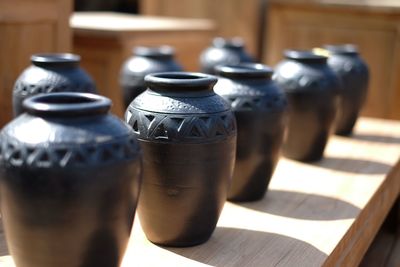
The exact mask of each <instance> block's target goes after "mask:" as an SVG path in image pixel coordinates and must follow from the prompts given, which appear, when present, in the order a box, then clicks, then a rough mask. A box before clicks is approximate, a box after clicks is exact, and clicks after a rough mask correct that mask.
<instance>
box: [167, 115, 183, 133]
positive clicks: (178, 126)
mask: <svg viewBox="0 0 400 267" xmlns="http://www.w3.org/2000/svg"><path fill="white" fill-rule="evenodd" d="M170 120H171V122H173V123H174V129H176V130H177V132H180V131H181V130H182V126H183V123H184V121H185V119H184V118H174V117H173V118H170Z"/></svg>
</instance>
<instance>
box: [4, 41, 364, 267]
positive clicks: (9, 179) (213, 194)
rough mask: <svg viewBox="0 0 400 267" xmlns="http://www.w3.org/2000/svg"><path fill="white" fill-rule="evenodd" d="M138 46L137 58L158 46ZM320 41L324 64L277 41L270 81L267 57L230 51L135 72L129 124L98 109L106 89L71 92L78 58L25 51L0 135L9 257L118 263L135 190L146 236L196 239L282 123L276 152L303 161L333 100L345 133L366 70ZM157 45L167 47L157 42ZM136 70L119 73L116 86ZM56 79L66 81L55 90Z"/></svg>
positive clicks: (323, 134) (318, 147)
mask: <svg viewBox="0 0 400 267" xmlns="http://www.w3.org/2000/svg"><path fill="white" fill-rule="evenodd" d="M218 42H220V43H221V40H220V39H219V41H218ZM218 42H217V43H218ZM231 48H233V50H234V51H239V52H240V53H243V47H242V45H241V44H240V43H238V41H234V42H233V43H229V42H225V44H224V47H223V49H227V50H229V49H231ZM140 49H141V50H140ZM140 49H139V52H140V53H141V57H143V58H142V59H140V60H142V61H143V60H146V59H145V58H146V56H150V57H152V59H159V58H160V57H158V56H157V57H156V58H154V55H153V54H152V53H150V52H152V50H151V49H146V48H140ZM215 49H217V48H210V49H208V50H207V51H206V52H205V53H204V54H203V55H202V58H203V59H202V60H203V61H204V58H206V57H207V53H211V52H210V50H211V51H212V50H215ZM328 50H329V51H330V53H331V56H330V57H329V59H328V63H329V66H330V67H329V66H328V65H327V58H326V57H325V56H320V55H317V54H315V53H311V52H305V51H287V52H286V53H285V57H286V59H285V60H284V61H283V62H281V63H280V64H279V65H278V66H277V67H276V70H275V78H274V80H275V82H274V81H272V79H271V78H272V75H273V71H272V69H270V68H268V67H267V66H265V65H261V64H250V63H247V64H241V65H237V64H238V63H240V60H237V59H236V61H235V60H232V61H230V62H228V63H230V64H231V65H228V66H221V65H220V64H221V62H220V61H218V60H217V59H214V62H212V63H209V65H211V64H214V65H215V67H214V68H213V67H209V65H208V67H209V70H210V69H213V73H216V74H217V75H218V76H219V78H218V80H217V78H216V77H214V76H210V75H206V74H201V73H186V72H169V73H157V74H152V75H148V76H146V78H145V80H146V86H147V87H148V89H147V90H146V91H145V92H144V93H142V94H140V95H139V96H138V97H136V98H135V99H134V100H133V101H132V102H131V103H130V105H129V107H128V108H127V111H126V114H125V120H126V122H127V123H128V124H125V123H123V122H122V121H120V120H119V119H118V118H116V117H114V116H112V115H110V114H109V113H108V111H109V108H110V106H111V102H110V100H108V99H107V98H105V97H102V96H98V95H94V94H87V93H76V92H90V93H94V92H95V87H94V85H93V82H92V81H91V79H90V78H89V77H88V75H87V74H85V72H84V71H83V70H82V69H81V68H79V67H78V65H79V57H77V56H75V55H36V56H33V57H32V63H33V65H32V66H31V67H30V68H28V69H27V70H26V71H24V72H23V74H22V75H21V76H20V78H19V79H18V80H17V82H16V85H15V88H14V92H13V104H14V112H15V115H19V116H18V117H17V118H16V119H14V120H13V121H12V122H11V123H9V124H8V125H7V126H5V127H4V129H3V130H2V131H1V133H0V144H1V158H0V164H1V165H0V171H1V177H0V196H1V202H0V205H1V212H2V219H3V224H4V229H5V232H6V236H7V242H8V246H9V249H10V252H11V254H12V255H13V257H14V260H15V262H16V265H17V267H28V266H29V267H37V266H40V267H49V266H59V267H66V266H68V267H75V266H77V267H78V266H79V267H89V266H118V265H119V263H120V261H121V259H122V256H123V253H124V250H125V248H126V245H127V241H128V238H129V234H130V230H131V227H132V223H133V218H134V214H135V209H136V204H137V201H138V197H139V191H140V201H139V204H138V212H139V216H140V220H141V225H142V228H143V230H144V232H145V233H146V236H147V237H148V238H149V240H150V241H152V242H154V243H156V244H160V245H168V246H190V245H195V244H199V243H202V242H204V241H206V240H207V239H208V238H209V237H210V235H211V234H212V232H213V230H214V229H215V226H216V223H217V221H218V218H219V215H220V213H221V211H222V207H223V205H224V202H225V199H227V198H228V199H229V200H232V201H250V200H257V199H260V198H262V197H263V196H264V194H265V192H266V190H267V187H268V183H269V180H270V178H271V176H272V173H273V171H274V169H275V166H276V164H277V161H278V158H279V151H280V147H281V145H282V142H283V139H284V132H285V128H286V127H287V138H286V142H285V144H284V150H283V151H284V154H285V155H286V156H287V157H290V158H293V159H298V160H304V161H309V160H317V159H319V158H321V157H322V154H323V150H324V147H325V144H326V142H327V139H328V136H329V133H330V130H331V129H332V127H333V123H334V118H335V110H336V102H337V99H340V100H341V109H340V110H341V115H340V116H339V117H337V123H336V129H337V132H339V133H341V134H348V133H350V132H351V129H352V127H353V125H354V122H355V120H356V118H357V115H358V111H359V108H360V107H361V104H362V102H363V101H364V98H365V94H366V87H367V81H368V71H367V68H366V66H365V64H364V63H363V61H362V60H361V59H360V58H359V57H358V54H357V51H356V49H355V48H354V47H353V46H344V47H328ZM160 51H161V52H160ZM160 51H158V52H157V53H159V54H160V55H161V58H163V59H166V58H169V59H168V60H170V59H171V56H170V55H172V50H171V49H170V48H166V47H163V48H162V49H161V50H160ZM153 52H154V51H153ZM225 52H228V51H225ZM213 53H216V54H217V55H220V56H221V55H222V54H223V53H217V52H215V51H214V52H213ZM164 54H168V55H169V56H168V57H164ZM225 57H228V56H226V55H225ZM231 58H232V57H231ZM236 58H237V57H236ZM248 59H249V58H248ZM135 60H136V63H132V62H133V61H135ZM137 60H138V59H134V60H130V62H129V61H128V64H127V65H128V66H129V65H130V66H131V67H135V66H137V65H138V64H139V62H137ZM245 61H246V60H245ZM216 62H217V63H216ZM216 65H220V66H216ZM123 69H125V70H128V69H129V68H123ZM175 70H177V69H175ZM204 70H205V71H206V69H204ZM335 72H336V74H337V75H339V76H340V77H341V80H339V79H338V77H337V76H336V75H335ZM122 73H124V71H122ZM125 74H126V72H125ZM125 74H124V75H125ZM124 75H123V76H124ZM125 76H128V75H125ZM137 77H139V75H138V76H136V78H135V77H133V78H132V77H125V78H124V79H122V85H126V84H127V83H128V82H129V79H132V80H135V79H142V78H137ZM340 82H342V83H343V86H342V87H341V88H343V89H342V90H339V88H340ZM281 88H282V89H283V90H282V89H281ZM213 89H214V90H215V92H216V93H217V94H215V92H214V90H213ZM64 91H68V92H71V91H73V92H75V93H56V92H64ZM48 92H51V94H40V93H48ZM36 94H37V95H36ZM32 95H36V96H33V97H32ZM339 95H340V96H341V97H340V98H339V97H338V96H339ZM28 96H29V97H28ZM25 98H26V100H25V101H24V103H23V108H22V106H21V103H22V100H24V99H25ZM287 100H288V101H287ZM127 102H128V101H127ZM287 102H289V109H287ZM348 111H350V112H348ZM23 112H24V113H23ZM21 113H22V114H21ZM348 114H349V115H348ZM346 116H348V117H349V120H348V121H349V122H346V123H344V125H345V127H344V126H342V124H341V123H340V121H341V118H342V117H346ZM235 118H236V119H235ZM128 125H129V126H128ZM343 129H344V130H343ZM236 146H237V147H236ZM235 157H236V160H235ZM142 172H143V183H142V184H141V176H142V174H141V173H142ZM232 175H233V179H232V183H231V182H230V179H231V177H232ZM230 184H231V186H230ZM140 187H141V188H140ZM229 188H230V189H229Z"/></svg>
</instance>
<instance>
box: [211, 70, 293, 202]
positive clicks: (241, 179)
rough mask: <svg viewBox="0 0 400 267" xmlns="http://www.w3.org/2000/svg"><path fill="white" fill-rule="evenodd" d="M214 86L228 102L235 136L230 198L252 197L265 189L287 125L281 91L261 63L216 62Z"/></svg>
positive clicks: (284, 103)
mask: <svg viewBox="0 0 400 267" xmlns="http://www.w3.org/2000/svg"><path fill="white" fill-rule="evenodd" d="M216 72H217V73H218V74H219V76H221V78H219V79H218V82H217V84H216V85H215V87H214V90H215V92H216V93H217V94H219V95H221V96H222V97H223V98H225V99H226V100H227V101H229V102H230V103H231V107H232V110H233V111H234V114H235V117H236V121H237V128H238V136H237V147H236V162H235V170H234V174H233V179H232V184H231V187H230V191H229V193H228V200H231V201H254V200H259V199H261V198H262V197H263V196H264V194H265V192H266V191H267V188H268V184H269V181H270V179H271V176H272V174H273V172H274V170H275V167H276V164H277V162H278V159H279V155H280V148H281V145H282V141H283V136H284V131H285V125H286V112H285V111H286V107H287V101H286V96H285V94H284V92H283V91H282V90H281V89H280V88H279V87H278V86H277V85H276V84H275V83H274V82H273V81H272V80H271V76H272V73H273V71H272V69H270V68H269V67H267V66H265V65H262V64H250V63H248V64H240V65H236V66H217V67H216Z"/></svg>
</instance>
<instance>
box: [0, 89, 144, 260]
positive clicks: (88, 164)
mask: <svg viewBox="0 0 400 267" xmlns="http://www.w3.org/2000/svg"><path fill="white" fill-rule="evenodd" d="M23 105H24V108H25V110H26V113H24V114H22V115H20V116H18V117H17V118H15V119H14V120H13V121H11V122H10V123H9V124H8V125H6V126H5V127H4V128H3V130H2V131H1V133H0V147H1V154H0V155H1V157H0V175H1V176H0V195H1V202H0V205H1V215H2V221H3V226H4V231H5V234H6V238H7V244H8V248H9V251H10V253H11V255H12V256H13V259H14V261H15V264H16V266H18V267H55V266H57V267H89V266H90V267H91V266H109V267H118V266H119V264H120V262H121V260H122V257H123V255H124V251H125V249H126V246H127V243H128V239H129V235H130V232H131V227H132V223H133V219H134V215H135V208H136V203H137V199H138V194H139V186H140V182H141V152H140V149H139V145H138V143H137V140H136V138H135V136H134V134H133V131H132V129H131V128H130V127H129V126H127V125H126V124H125V123H124V122H123V121H121V120H119V119H118V118H117V117H115V116H113V115H110V114H109V113H108V111H109V109H110V106H111V101H110V100H109V99H107V98H105V97H102V96H98V95H93V94H84V93H53V94H42V95H37V96H33V97H31V98H29V99H27V100H25V101H24V103H23Z"/></svg>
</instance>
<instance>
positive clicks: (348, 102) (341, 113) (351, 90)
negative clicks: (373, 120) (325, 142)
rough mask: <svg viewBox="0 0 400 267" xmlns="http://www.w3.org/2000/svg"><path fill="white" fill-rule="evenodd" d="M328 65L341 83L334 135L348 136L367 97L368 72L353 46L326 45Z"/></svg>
mask: <svg viewBox="0 0 400 267" xmlns="http://www.w3.org/2000/svg"><path fill="white" fill-rule="evenodd" d="M325 48H326V49H327V50H328V51H329V57H328V65H329V66H330V67H331V68H332V69H333V71H334V72H335V73H336V74H337V75H338V76H339V78H340V79H341V81H342V89H343V90H342V91H341V93H340V104H339V108H338V114H337V117H336V121H335V133H336V134H338V135H350V134H351V133H352V131H353V127H354V125H355V123H356V121H357V118H358V115H359V113H360V110H361V108H362V106H363V104H364V102H365V99H366V97H367V90H368V80H369V71H368V66H367V64H366V63H365V62H364V60H363V59H362V58H361V57H360V55H359V53H358V50H357V47H355V46H354V45H337V46H333V45H327V46H325Z"/></svg>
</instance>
